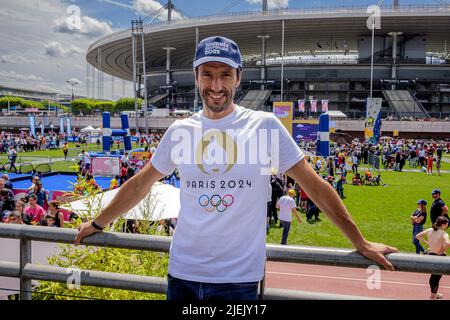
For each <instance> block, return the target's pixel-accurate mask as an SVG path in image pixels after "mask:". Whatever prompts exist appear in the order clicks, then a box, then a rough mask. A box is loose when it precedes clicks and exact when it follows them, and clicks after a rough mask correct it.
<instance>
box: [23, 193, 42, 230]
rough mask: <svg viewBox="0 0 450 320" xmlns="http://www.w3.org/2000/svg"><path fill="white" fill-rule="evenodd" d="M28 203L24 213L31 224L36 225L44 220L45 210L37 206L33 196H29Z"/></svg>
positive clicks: (35, 198)
mask: <svg viewBox="0 0 450 320" xmlns="http://www.w3.org/2000/svg"><path fill="white" fill-rule="evenodd" d="M28 201H29V204H30V205H29V206H28V207H26V208H25V213H26V215H27V216H28V217H29V218H30V223H31V224H37V223H39V222H40V221H41V220H42V219H43V218H44V216H45V210H44V208H42V207H41V206H40V205H38V204H37V197H36V195H35V194H30V195H29V197H28Z"/></svg>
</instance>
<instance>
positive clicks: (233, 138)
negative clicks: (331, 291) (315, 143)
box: [75, 36, 398, 300]
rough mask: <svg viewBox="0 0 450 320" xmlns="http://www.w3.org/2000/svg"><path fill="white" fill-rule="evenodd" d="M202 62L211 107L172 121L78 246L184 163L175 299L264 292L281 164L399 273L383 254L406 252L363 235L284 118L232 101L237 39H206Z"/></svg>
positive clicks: (172, 272) (198, 58) (198, 61)
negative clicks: (271, 202) (272, 189)
mask: <svg viewBox="0 0 450 320" xmlns="http://www.w3.org/2000/svg"><path fill="white" fill-rule="evenodd" d="M193 67H194V74H195V81H196V83H197V85H198V88H199V92H200V95H201V98H202V100H203V110H202V111H200V112H197V113H195V114H194V115H193V116H191V117H189V118H185V119H181V120H177V121H175V122H174V123H173V124H172V125H171V126H170V127H169V129H168V130H167V131H166V133H165V134H164V136H163V138H162V140H161V141H160V143H159V145H158V148H157V149H156V152H155V154H154V155H153V156H152V158H151V161H150V162H149V163H148V164H147V165H146V166H145V167H144V169H143V170H142V171H141V172H140V173H139V174H137V175H135V176H133V177H132V178H131V179H130V180H128V181H127V183H126V184H124V185H123V186H122V187H121V188H120V189H119V191H118V193H117V195H116V196H115V197H114V199H112V201H111V202H110V203H109V205H108V206H106V207H105V208H103V209H102V210H101V212H100V214H99V215H98V216H97V217H96V218H95V220H93V221H91V222H87V223H84V224H82V225H81V226H80V227H79V233H78V235H77V237H76V239H75V244H76V245H79V244H80V241H81V239H83V238H84V237H86V236H88V235H90V234H93V233H95V232H100V231H101V230H103V228H104V227H105V226H107V225H109V223H111V222H112V221H114V220H115V219H116V218H118V217H119V216H120V215H121V214H123V213H124V212H127V211H128V210H130V209H131V208H133V207H134V206H135V205H136V204H137V203H138V202H139V201H140V200H141V199H143V198H144V197H145V196H146V195H148V193H149V192H150V189H151V187H152V185H153V183H155V182H156V181H158V180H160V179H161V178H163V177H164V176H167V175H169V174H171V173H172V172H173V171H174V169H175V168H178V171H179V176H180V179H181V180H180V203H181V209H180V212H179V215H178V220H177V228H176V232H175V233H174V236H173V241H172V244H171V248H170V255H169V270H168V273H169V275H168V289H167V298H168V299H169V300H186V299H191V300H195V299H196V300H202V299H206V300H210V299H222V300H254V299H257V293H258V282H259V281H261V280H262V279H263V277H264V266H265V261H266V232H265V227H266V218H265V217H266V206H267V197H266V195H267V188H268V185H269V179H270V176H271V173H272V168H274V169H275V170H276V171H278V172H281V173H282V172H286V173H287V174H288V175H289V176H290V177H292V178H293V179H295V180H296V181H298V182H299V183H300V185H301V187H302V189H304V190H305V192H306V193H307V194H308V196H309V197H310V198H311V199H312V200H313V201H314V202H315V203H316V204H317V205H318V206H319V207H320V208H321V209H322V211H323V212H325V213H326V214H327V215H328V216H329V218H330V219H331V221H332V222H333V223H334V224H335V225H337V227H338V228H340V230H341V231H342V232H343V233H344V234H345V235H346V237H347V238H348V239H349V240H350V242H351V243H352V244H353V245H354V246H355V247H356V249H357V250H358V251H359V252H360V253H361V254H363V255H364V256H366V257H368V258H370V259H372V260H374V261H376V262H378V263H380V264H381V265H383V266H384V267H385V268H387V269H389V270H393V266H392V264H391V263H390V262H389V261H388V260H387V259H386V258H385V257H384V254H385V253H390V252H396V251H398V250H397V249H395V248H392V247H388V246H386V245H383V244H378V243H372V242H369V241H367V240H366V239H365V238H364V237H363V235H362V234H361V233H360V231H359V230H358V228H357V226H356V225H355V223H354V222H353V220H352V218H351V216H350V215H349V213H348V212H347V210H346V208H345V206H344V204H343V203H342V201H341V199H340V198H339V196H338V195H337V193H336V192H335V190H333V188H332V187H331V186H330V185H329V184H328V183H327V182H325V181H323V180H322V179H321V178H320V177H319V176H318V175H317V174H316V172H315V171H314V170H313V169H312V168H311V167H310V166H309V165H308V163H307V161H306V160H305V159H304V155H303V153H302V151H301V150H300V149H299V148H298V147H297V145H296V143H295V141H294V140H293V139H292V137H291V135H290V134H289V132H288V131H287V129H286V128H285V127H284V126H283V125H282V124H281V122H280V120H279V119H278V118H276V117H275V116H274V115H273V114H272V113H267V112H262V111H253V110H249V109H246V108H244V107H241V106H238V105H236V104H235V103H234V102H233V101H234V96H235V93H236V89H237V88H238V87H239V85H240V82H241V77H242V60H241V54H240V51H239V48H238V46H237V44H236V43H235V42H234V41H232V40H230V39H227V38H224V37H219V36H216V37H209V38H206V39H204V40H202V41H200V42H199V44H198V46H197V50H196V55H195V59H194V64H193Z"/></svg>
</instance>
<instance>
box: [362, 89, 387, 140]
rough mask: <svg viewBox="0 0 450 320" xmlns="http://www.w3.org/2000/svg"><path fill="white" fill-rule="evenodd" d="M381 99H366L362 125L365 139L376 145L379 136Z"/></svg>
mask: <svg viewBox="0 0 450 320" xmlns="http://www.w3.org/2000/svg"><path fill="white" fill-rule="evenodd" d="M382 103H383V99H381V98H372V99H371V98H367V102H366V121H365V123H364V128H365V130H364V132H365V138H366V139H367V140H369V139H370V140H371V141H372V142H374V143H378V141H379V139H380V135H381V104H382Z"/></svg>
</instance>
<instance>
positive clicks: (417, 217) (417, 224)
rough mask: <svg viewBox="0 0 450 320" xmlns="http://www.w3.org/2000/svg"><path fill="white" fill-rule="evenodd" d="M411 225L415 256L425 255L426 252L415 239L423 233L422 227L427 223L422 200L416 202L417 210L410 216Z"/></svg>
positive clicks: (425, 206)
mask: <svg viewBox="0 0 450 320" xmlns="http://www.w3.org/2000/svg"><path fill="white" fill-rule="evenodd" d="M410 219H411V223H412V226H413V230H412V236H413V241H412V242H413V245H414V246H415V247H416V254H420V253H423V254H426V253H427V251H426V250H425V249H424V247H422V245H421V244H420V241H419V240H417V239H416V235H418V234H419V233H421V232H422V231H423V225H424V224H425V222H426V221H427V202H426V201H425V200H423V199H420V200H419V201H417V209H416V210H415V211H414V212H413V214H412V215H411V216H410Z"/></svg>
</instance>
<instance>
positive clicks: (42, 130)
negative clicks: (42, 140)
mask: <svg viewBox="0 0 450 320" xmlns="http://www.w3.org/2000/svg"><path fill="white" fill-rule="evenodd" d="M41 135H44V123H43V122H41Z"/></svg>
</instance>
